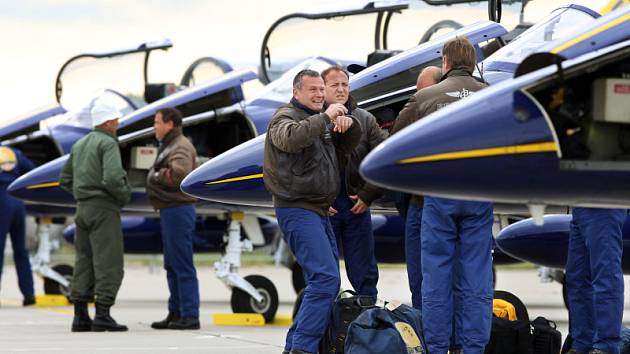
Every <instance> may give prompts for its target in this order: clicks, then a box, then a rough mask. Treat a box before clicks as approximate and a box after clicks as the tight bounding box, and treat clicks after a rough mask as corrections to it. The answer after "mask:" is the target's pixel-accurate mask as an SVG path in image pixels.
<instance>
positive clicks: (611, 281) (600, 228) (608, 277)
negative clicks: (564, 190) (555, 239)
mask: <svg viewBox="0 0 630 354" xmlns="http://www.w3.org/2000/svg"><path fill="white" fill-rule="evenodd" d="M572 214H573V220H572V221H571V228H570V232H569V253H568V257H567V265H566V286H567V295H568V299H569V313H570V316H569V319H570V321H571V325H570V328H571V337H572V338H573V345H572V349H575V350H577V351H579V352H584V353H586V352H588V351H589V350H591V348H594V349H600V350H603V351H605V352H608V353H615V354H616V353H619V345H620V343H621V338H620V333H621V320H622V317H623V306H624V304H623V302H624V297H623V291H624V283H623V270H622V268H621V255H622V251H623V245H622V233H621V230H622V227H623V223H624V221H625V220H626V215H627V210H626V209H595V208H575V209H573V212H572Z"/></svg>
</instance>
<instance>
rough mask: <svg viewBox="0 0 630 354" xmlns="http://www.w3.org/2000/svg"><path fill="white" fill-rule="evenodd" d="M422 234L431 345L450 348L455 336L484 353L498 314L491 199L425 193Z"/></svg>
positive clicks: (425, 304)
mask: <svg viewBox="0 0 630 354" xmlns="http://www.w3.org/2000/svg"><path fill="white" fill-rule="evenodd" d="M421 234H422V242H421V244H422V275H423V278H424V279H423V282H422V310H423V323H424V335H425V339H426V342H427V346H428V351H429V352H430V353H432V354H433V353H437V354H441V353H446V352H447V350H448V348H449V342H451V341H453V343H452V344H453V345H460V344H461V346H462V348H463V349H464V352H465V353H472V354H475V353H483V351H484V348H485V345H486V344H487V342H488V340H489V339H490V325H491V320H492V256H491V253H490V252H491V246H492V207H491V205H490V204H488V203H476V202H463V201H455V200H449V199H443V198H433V197H425V204H424V211H423V216H422V233H421ZM454 292H456V293H457V301H455V300H454ZM455 303H457V307H456V306H455ZM455 311H457V312H455ZM454 319H455V320H456V322H454V321H453V320H454ZM453 328H455V329H456V331H457V333H454V334H453V333H452V332H453Z"/></svg>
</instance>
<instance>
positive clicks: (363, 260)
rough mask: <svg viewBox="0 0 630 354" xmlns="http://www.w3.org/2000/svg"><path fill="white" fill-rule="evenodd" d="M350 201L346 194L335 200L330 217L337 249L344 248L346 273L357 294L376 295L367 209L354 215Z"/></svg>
mask: <svg viewBox="0 0 630 354" xmlns="http://www.w3.org/2000/svg"><path fill="white" fill-rule="evenodd" d="M352 206H353V203H352V200H351V199H350V198H348V196H346V195H340V196H338V197H337V199H336V200H335V203H334V204H333V208H335V209H336V210H337V212H338V213H337V215H335V216H332V217H331V218H330V223H331V224H332V227H333V230H334V232H335V236H336V241H337V245H338V247H339V249H341V250H343V258H344V262H345V264H346V273H347V275H348V280H350V284H352V287H353V288H354V290H355V291H356V292H357V294H359V295H367V296H373V297H376V296H377V289H376V284H377V283H378V265H377V264H376V256H375V255H374V234H373V233H372V218H371V215H370V211H369V210H368V211H366V212H365V213H362V214H354V213H352V212H351V211H350V209H352Z"/></svg>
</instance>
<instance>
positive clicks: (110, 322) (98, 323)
mask: <svg viewBox="0 0 630 354" xmlns="http://www.w3.org/2000/svg"><path fill="white" fill-rule="evenodd" d="M110 307H111V306H110V305H102V304H99V303H98V302H97V303H96V315H95V316H94V321H92V332H124V331H126V330H127V326H125V325H120V324H118V323H116V320H114V319H113V318H112V316H110V315H109V308H110Z"/></svg>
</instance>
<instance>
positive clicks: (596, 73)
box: [361, 7, 630, 207]
mask: <svg viewBox="0 0 630 354" xmlns="http://www.w3.org/2000/svg"><path fill="white" fill-rule="evenodd" d="M629 44H630V7H622V8H620V9H617V10H615V11H613V12H611V13H609V14H608V15H606V16H603V17H600V18H599V19H597V20H595V21H594V22H593V23H591V24H590V25H589V26H586V27H583V28H580V29H578V30H576V31H575V32H574V33H573V34H572V35H571V36H570V37H567V38H563V39H559V40H557V41H555V42H553V43H550V45H549V46H548V47H547V48H551V50H549V52H551V53H553V54H554V55H556V58H559V60H558V59H554V60H555V65H551V66H547V67H544V68H542V69H538V70H535V71H533V72H531V73H528V74H524V75H523V76H520V77H517V78H515V79H513V80H508V81H503V82H501V83H498V84H495V85H492V86H490V87H489V88H486V89H484V90H482V91H480V92H477V93H476V94H474V95H472V96H471V97H469V98H467V99H465V100H462V101H460V102H457V103H454V104H452V105H450V106H447V107H446V108H444V109H442V110H439V111H438V112H436V113H434V114H431V115H430V116H427V117H425V118H423V119H421V120H420V121H418V122H416V123H414V124H413V125H412V126H410V127H408V128H406V129H404V130H403V131H401V132H400V133H399V134H397V135H396V136H394V137H393V138H392V139H390V140H388V141H386V142H385V143H384V144H382V145H381V146H379V147H378V148H377V149H376V150H374V151H373V152H372V153H371V154H370V155H368V156H367V158H366V159H365V160H364V162H363V164H362V166H361V173H362V174H363V175H364V176H365V177H366V178H367V179H368V180H370V181H372V182H373V183H376V184H378V185H381V186H387V187H388V188H392V189H396V190H403V191H407V192H414V193H421V194H425V195H435V196H443V197H451V198H460V199H470V200H489V201H495V202H502V203H517V204H529V205H572V206H600V207H627V206H628V205H630V190H628V188H627V184H628V181H629V180H630V171H629V170H628V168H627V166H626V164H627V163H625V162H624V161H623V156H619V159H618V158H617V157H613V158H608V159H607V158H602V159H599V160H598V159H595V158H593V157H589V158H584V157H579V156H577V154H576V152H575V151H573V150H574V148H572V147H571V146H570V145H567V144H566V143H564V144H565V145H564V146H562V145H563V143H562V142H563V141H567V140H569V139H571V138H570V136H571V134H573V133H575V132H571V131H570V130H569V129H566V130H564V129H562V128H559V126H558V124H559V123H558V121H559V120H560V119H562V120H564V121H566V119H567V116H568V117H571V116H575V117H578V115H580V117H581V116H584V117H588V115H589V114H591V113H590V112H591V110H590V109H589V108H588V107H590V106H589V104H590V102H588V101H589V100H590V99H591V98H590V96H589V95H584V93H585V92H589V91H586V90H590V88H591V87H592V86H591V83H592V82H593V80H595V79H597V78H599V77H618V76H619V77H620V78H621V77H623V73H624V72H626V70H627V68H626V67H625V66H624V65H626V64H627V63H628V61H629V59H628V58H629V52H630V50H629V48H628V47H629ZM578 54H583V55H582V56H579V57H577V58H575V59H571V60H566V61H563V62H561V63H560V61H561V60H562V59H564V58H572V57H574V56H576V55H578ZM624 63H625V64H624ZM550 64H551V63H550ZM581 80H583V81H581ZM622 86H623V85H622ZM624 87H625V86H624ZM622 88H623V87H622ZM580 90H582V91H580ZM593 90H594V89H593ZM569 91H570V92H571V93H569ZM576 93H580V94H582V95H581V96H579V99H575V98H573V99H572V98H571V97H570V96H571V94H576ZM576 97H577V96H576ZM556 101H558V102H556ZM554 106H555V108H553V107H554ZM558 107H560V108H562V109H567V110H568V111H569V112H571V113H570V114H567V116H564V117H563V116H561V115H560V114H559V113H558ZM585 122H586V121H585ZM580 124H582V123H580ZM584 124H586V123H584ZM589 124H590V123H589ZM611 126H612V125H611ZM584 127H585V129H586V130H587V131H586V133H585V134H588V139H591V135H593V134H595V133H597V132H598V131H599V130H596V129H595V128H596V126H595V124H594V123H593V124H592V125H588V126H587V125H584ZM619 127H620V126H619V125H617V126H616V128H614V129H619V130H622V128H619ZM604 128H606V127H604ZM598 129H599V128H598ZM623 129H625V128H623ZM588 130H590V132H589V131H588ZM578 132H579V131H578ZM615 134H617V133H616V132H615ZM559 135H560V137H559ZM576 136H577V135H576ZM604 136H605V135H604ZM624 136H625V135H624ZM618 138H619V139H622V138H623V137H622V136H621V135H619V136H617V135H615V136H614V137H613V136H610V137H609V138H599V140H597V144H600V145H606V144H608V143H610V140H612V141H613V142H614V141H615V140H616V139H618ZM563 139H564V140H563ZM606 140H608V141H606ZM580 143H581V142H580ZM588 147H589V148H591V150H592V151H595V150H598V149H599V148H598V146H597V145H589V146H588ZM620 154H621V153H620ZM592 155H593V154H591V156H592ZM576 156H577V157H576Z"/></svg>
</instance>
